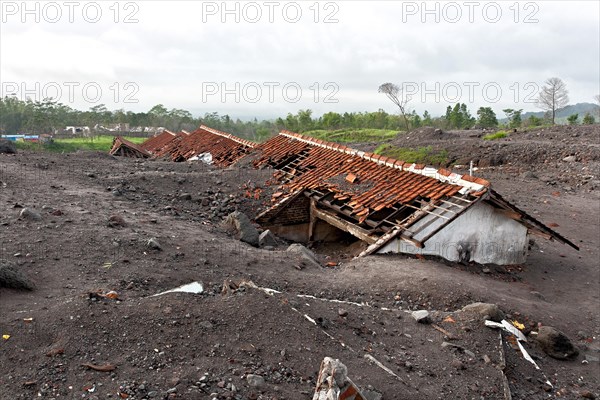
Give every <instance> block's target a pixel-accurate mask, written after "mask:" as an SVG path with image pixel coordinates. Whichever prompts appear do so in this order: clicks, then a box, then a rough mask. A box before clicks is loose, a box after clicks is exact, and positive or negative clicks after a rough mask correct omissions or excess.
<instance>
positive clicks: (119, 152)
mask: <svg viewBox="0 0 600 400" xmlns="http://www.w3.org/2000/svg"><path fill="white" fill-rule="evenodd" d="M109 153H110V154H111V155H113V156H124V157H133V158H148V157H151V156H152V154H150V153H148V152H147V151H146V150H144V149H143V148H142V147H141V146H139V145H137V144H135V143H133V142H130V141H129V140H127V139H123V138H122V137H120V136H117V137H115V138H114V139H113V145H112V148H111V149H110V152H109Z"/></svg>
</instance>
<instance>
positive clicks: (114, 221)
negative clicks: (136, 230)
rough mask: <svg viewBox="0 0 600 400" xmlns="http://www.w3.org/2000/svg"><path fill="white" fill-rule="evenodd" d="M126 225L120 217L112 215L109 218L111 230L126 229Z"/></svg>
mask: <svg viewBox="0 0 600 400" xmlns="http://www.w3.org/2000/svg"><path fill="white" fill-rule="evenodd" d="M125 225H126V224H125V220H124V219H123V217H121V216H120V215H111V216H110V217H109V218H108V226H109V228H117V227H124V226H125Z"/></svg>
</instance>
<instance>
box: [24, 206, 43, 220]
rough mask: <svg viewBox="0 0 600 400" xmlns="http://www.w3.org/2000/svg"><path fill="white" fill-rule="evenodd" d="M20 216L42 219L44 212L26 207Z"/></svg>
mask: <svg viewBox="0 0 600 400" xmlns="http://www.w3.org/2000/svg"><path fill="white" fill-rule="evenodd" d="M19 218H23V219H29V220H32V221H39V220H41V219H42V214H40V213H39V212H37V211H35V210H33V209H31V208H27V207H26V208H24V209H22V210H21V212H20V213H19Z"/></svg>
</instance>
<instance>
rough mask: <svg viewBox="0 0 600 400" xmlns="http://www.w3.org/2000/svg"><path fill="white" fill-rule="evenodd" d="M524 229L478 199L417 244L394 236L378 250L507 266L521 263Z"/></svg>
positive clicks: (525, 238) (524, 252)
mask: <svg viewBox="0 0 600 400" xmlns="http://www.w3.org/2000/svg"><path fill="white" fill-rule="evenodd" d="M527 247H528V237H527V228H526V227H525V226H523V225H521V224H520V223H518V222H517V221H515V220H513V219H510V218H508V217H506V216H504V215H503V214H502V213H500V212H498V211H497V210H496V209H495V208H494V207H492V206H490V205H488V204H485V203H484V202H479V203H477V204H475V205H473V206H472V207H470V208H469V209H468V210H467V211H465V213H464V214H462V215H461V216H459V217H458V218H457V219H455V220H454V221H452V222H451V223H450V224H448V225H447V226H446V227H445V228H444V229H442V230H441V231H440V232H438V233H437V234H436V235H435V236H433V237H432V238H431V239H429V240H428V241H427V242H426V243H425V247H424V248H422V249H419V248H418V247H416V246H414V245H412V244H411V243H408V242H406V241H403V240H401V239H395V240H393V241H391V242H390V243H388V244H387V245H385V246H384V247H382V248H381V249H380V250H379V251H378V253H380V254H381V253H409V254H423V255H434V256H440V257H443V258H445V259H447V260H450V261H463V262H465V261H474V262H477V263H480V264H497V265H510V264H519V263H523V262H525V259H526V257H527Z"/></svg>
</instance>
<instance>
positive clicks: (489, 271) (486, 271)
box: [481, 267, 492, 274]
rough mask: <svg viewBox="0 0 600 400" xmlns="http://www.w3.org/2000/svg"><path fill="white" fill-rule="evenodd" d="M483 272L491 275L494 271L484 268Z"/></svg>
mask: <svg viewBox="0 0 600 400" xmlns="http://www.w3.org/2000/svg"><path fill="white" fill-rule="evenodd" d="M481 272H483V273H484V274H489V273H491V272H492V271H491V270H490V269H489V268H488V267H483V269H482V270H481Z"/></svg>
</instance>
